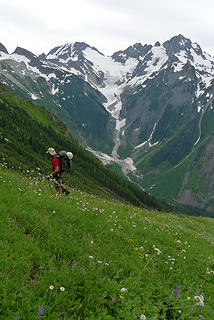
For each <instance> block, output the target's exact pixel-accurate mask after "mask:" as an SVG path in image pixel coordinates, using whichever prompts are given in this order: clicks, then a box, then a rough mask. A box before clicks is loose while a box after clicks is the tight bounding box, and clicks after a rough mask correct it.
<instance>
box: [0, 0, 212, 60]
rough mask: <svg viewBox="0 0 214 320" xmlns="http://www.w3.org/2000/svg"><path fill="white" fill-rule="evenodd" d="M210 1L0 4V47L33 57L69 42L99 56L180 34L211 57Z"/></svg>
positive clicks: (15, 0) (2, 0) (23, 0)
mask: <svg viewBox="0 0 214 320" xmlns="http://www.w3.org/2000/svg"><path fill="white" fill-rule="evenodd" d="M213 14H214V1H213V0H203V1H202V0H57V1H55V0H36V1H35V0H33V1H32V0H9V1H8V0H0V43H2V44H3V45H4V46H5V47H6V48H7V50H8V51H9V52H10V53H12V52H13V51H14V50H15V48H16V47H17V46H19V47H22V48H25V49H27V50H29V51H31V52H33V53H34V54H36V55H39V54H41V53H43V52H44V53H48V52H49V51H50V50H51V49H52V48H54V47H56V46H60V45H63V44H65V43H72V42H75V41H80V42H81V41H82V42H86V43H87V44H89V45H90V46H93V47H96V48H97V49H98V50H99V51H100V52H102V53H103V54H105V55H112V54H113V53H114V52H116V51H119V50H124V49H126V48H127V47H129V46H130V45H133V44H135V43H136V42H141V43H142V44H143V45H144V44H154V43H155V42H156V41H159V42H160V43H163V42H164V41H166V40H169V39H170V38H171V37H173V36H175V35H178V34H182V35H183V36H185V37H186V38H189V39H191V41H192V42H197V43H198V44H199V45H200V46H201V47H202V49H203V50H204V51H206V52H207V53H209V54H211V55H212V56H214V36H213V33H214V19H213Z"/></svg>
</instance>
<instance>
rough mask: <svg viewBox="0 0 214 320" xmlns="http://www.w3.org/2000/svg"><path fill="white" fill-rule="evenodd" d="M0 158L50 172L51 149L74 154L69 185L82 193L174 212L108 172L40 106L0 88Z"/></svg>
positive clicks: (2, 87)
mask: <svg viewBox="0 0 214 320" xmlns="http://www.w3.org/2000/svg"><path fill="white" fill-rule="evenodd" d="M0 123H1V131H0V142H1V149H0V157H1V158H4V159H5V160H4V161H5V162H7V163H8V164H9V166H10V167H13V168H15V169H16V170H23V169H24V170H34V169H35V168H40V170H41V172H42V173H46V174H47V172H49V170H50V169H49V166H50V163H49V162H50V160H48V159H47V158H46V154H45V152H46V150H47V148H48V147H50V146H51V147H54V148H55V149H56V150H67V151H72V152H73V153H74V161H73V167H72V172H71V174H70V175H67V177H66V181H67V183H69V184H72V186H74V187H76V188H79V189H81V190H82V191H86V192H90V193H93V194H97V195H100V196H103V197H105V198H114V199H115V198H117V199H121V200H123V201H126V202H129V203H132V204H133V205H136V206H140V207H147V208H155V209H158V210H170V207H169V206H168V205H167V204H166V203H165V202H164V201H161V200H157V199H155V198H154V197H152V196H149V195H148V194H147V193H145V192H143V191H142V190H140V189H139V188H138V187H136V186H135V185H134V184H132V183H130V182H129V181H128V180H126V179H125V178H123V177H122V176H120V175H118V174H116V173H114V172H112V171H111V170H109V169H107V168H106V167H105V166H104V165H103V164H102V163H101V162H100V161H98V160H97V159H96V158H95V157H94V156H93V155H92V154H91V153H89V152H88V151H86V150H84V149H83V148H82V147H81V146H80V145H78V144H77V142H76V141H75V140H74V139H73V138H72V137H71V135H70V134H69V132H68V130H67V129H66V128H65V127H64V125H63V124H62V123H61V122H60V121H59V120H57V119H56V118H55V117H54V116H53V115H51V114H49V113H48V112H47V111H46V110H45V109H44V108H42V107H41V106H39V105H36V104H32V103H31V102H29V101H27V100H24V99H22V98H20V97H18V96H16V95H14V94H13V93H11V92H10V91H8V90H7V89H6V88H5V87H4V86H0Z"/></svg>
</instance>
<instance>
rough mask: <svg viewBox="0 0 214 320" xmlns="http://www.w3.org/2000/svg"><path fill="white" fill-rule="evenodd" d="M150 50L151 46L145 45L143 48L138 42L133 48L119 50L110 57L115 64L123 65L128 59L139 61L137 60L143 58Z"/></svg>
mask: <svg viewBox="0 0 214 320" xmlns="http://www.w3.org/2000/svg"><path fill="white" fill-rule="evenodd" d="M151 48H152V46H151V45H147V44H145V45H144V46H143V45H142V44H141V43H140V42H138V43H135V44H134V45H133V46H130V47H128V48H127V49H126V50H120V51H117V52H115V53H114V54H113V55H112V58H113V59H114V60H115V61H116V62H121V63H125V62H126V61H127V60H128V59H129V58H134V59H137V60H139V58H140V57H143V56H145V55H146V54H147V53H148V52H149V50H150V49H151Z"/></svg>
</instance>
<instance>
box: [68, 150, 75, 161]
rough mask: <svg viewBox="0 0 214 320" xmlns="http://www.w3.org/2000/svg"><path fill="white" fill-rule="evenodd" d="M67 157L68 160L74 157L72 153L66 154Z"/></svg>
mask: <svg viewBox="0 0 214 320" xmlns="http://www.w3.org/2000/svg"><path fill="white" fill-rule="evenodd" d="M67 156H68V158H69V159H70V160H72V159H73V156H74V155H73V153H72V152H67Z"/></svg>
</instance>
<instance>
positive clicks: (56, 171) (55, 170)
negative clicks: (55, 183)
mask: <svg viewBox="0 0 214 320" xmlns="http://www.w3.org/2000/svg"><path fill="white" fill-rule="evenodd" d="M58 172H59V167H56V168H55V169H54V171H52V172H51V174H50V175H51V176H53V175H55V174H56V173H58Z"/></svg>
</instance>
